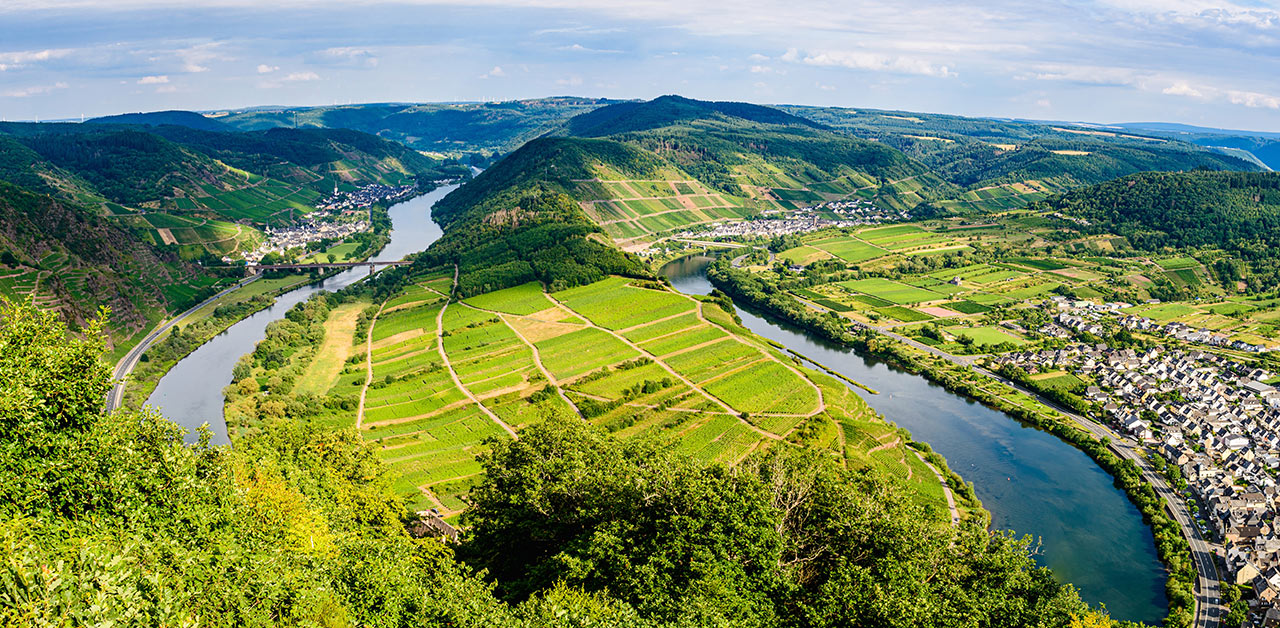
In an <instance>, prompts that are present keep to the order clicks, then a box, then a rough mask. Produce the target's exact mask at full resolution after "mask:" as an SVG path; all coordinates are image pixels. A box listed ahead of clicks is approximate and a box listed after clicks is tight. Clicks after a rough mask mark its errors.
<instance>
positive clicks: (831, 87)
mask: <svg viewBox="0 0 1280 628" xmlns="http://www.w3.org/2000/svg"><path fill="white" fill-rule="evenodd" d="M813 86H814V87H816V88H818V89H820V90H822V91H824V92H834V91H836V86H835V85H827V84H826V83H821V82H818V83H814V84H813Z"/></svg>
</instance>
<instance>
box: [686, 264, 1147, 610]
mask: <svg viewBox="0 0 1280 628" xmlns="http://www.w3.org/2000/svg"><path fill="white" fill-rule="evenodd" d="M710 259H711V258H707V257H694V258H685V259H683V260H677V261H675V262H672V263H670V264H668V265H666V266H664V267H663V269H662V273H663V274H664V275H666V276H667V277H668V278H669V279H670V280H671V284H672V286H674V287H675V288H676V289H677V290H680V291H681V292H684V293H686V294H707V293H708V292H710V291H711V288H712V286H711V283H710V282H709V281H708V280H707V278H706V266H707V264H708V262H709V261H710ZM738 313H739V315H740V316H741V317H742V323H743V325H745V326H746V327H747V328H748V329H750V330H751V331H753V332H755V333H756V334H758V335H760V336H763V337H765V338H769V339H770V340H774V341H776V342H779V343H781V344H783V345H785V346H787V347H790V348H791V349H793V350H795V351H798V352H800V353H802V354H804V355H806V356H809V357H811V358H813V359H814V360H817V361H819V362H821V363H823V364H824V365H826V366H828V367H830V368H832V369H833V370H835V371H838V372H840V373H842V374H844V375H845V376H847V377H849V378H851V379H853V380H854V381H857V382H861V383H863V384H866V385H867V386H870V387H871V388H873V389H875V390H876V391H878V392H879V394H874V395H873V394H869V393H866V392H865V391H862V390H861V389H855V392H858V393H859V394H860V395H862V397H863V398H864V399H866V401H867V403H869V404H870V405H871V407H872V408H874V409H875V410H876V411H877V412H879V413H880V414H883V415H884V416H885V417H886V418H887V419H888V420H890V421H892V422H894V423H896V424H898V425H900V426H902V427H905V428H907V429H908V430H910V431H911V434H912V436H913V437H914V438H915V439H916V440H919V441H923V442H927V443H929V444H930V445H931V446H932V447H933V448H934V450H936V451H937V452H938V453H940V454H942V455H943V456H945V457H946V459H947V462H948V464H949V465H950V466H951V468H952V469H953V470H955V471H956V472H957V473H959V474H960V475H962V476H964V478H965V480H967V481H970V482H973V484H974V489H975V491H976V493H977V495H978V498H979V499H981V500H982V504H983V506H985V507H986V509H987V510H989V511H990V512H991V516H992V521H991V525H992V527H993V528H994V529H1001V530H1012V531H1014V532H1015V533H1016V534H1018V535H1024V534H1029V535H1031V536H1033V537H1034V538H1036V539H1038V540H1039V542H1040V552H1039V553H1038V554H1037V555H1036V561H1037V562H1038V563H1039V564H1041V565H1044V566H1046V567H1049V568H1051V569H1053V573H1054V575H1055V576H1056V577H1057V578H1058V579H1059V580H1060V581H1062V582H1070V583H1072V584H1073V585H1075V586H1076V588H1077V589H1078V590H1079V591H1080V596H1081V597H1083V598H1084V599H1085V600H1086V601H1088V602H1089V603H1090V604H1093V605H1097V604H1100V603H1101V604H1105V605H1106V607H1107V609H1108V610H1109V611H1110V612H1111V616H1112V617H1113V618H1115V619H1123V620H1129V621H1141V622H1145V623H1148V624H1153V625H1158V624H1159V623H1160V622H1161V620H1162V619H1163V618H1164V615H1165V613H1166V612H1167V611H1168V600H1167V598H1166V597H1165V593H1164V566H1163V565H1162V564H1161V563H1160V561H1159V559H1158V557H1157V555H1156V548H1155V542H1154V540H1153V538H1152V536H1151V530H1150V529H1149V528H1147V526H1146V525H1145V524H1144V523H1143V522H1142V514H1141V513H1140V512H1138V509H1137V508H1136V507H1135V506H1134V505H1133V504H1132V503H1130V502H1129V500H1128V498H1127V497H1126V496H1125V494H1124V492H1123V491H1121V490H1120V489H1118V488H1116V487H1115V485H1114V484H1113V482H1112V478H1111V476H1110V475H1108V474H1107V473H1106V472H1105V471H1103V470H1102V469H1101V468H1099V467H1098V465H1097V464H1095V463H1094V462H1093V460H1091V459H1090V458H1089V457H1088V456H1086V455H1085V454H1084V453H1083V452H1081V451H1080V450H1078V449H1076V448H1074V447H1072V446H1071V445H1068V444H1067V443H1065V442H1063V441H1061V440H1058V438H1056V437H1055V436H1053V435H1051V434H1049V433H1047V432H1042V431H1040V430H1037V429H1034V428H1029V427H1024V426H1023V425H1022V424H1021V423H1018V422H1017V421H1015V420H1013V419H1012V418H1010V417H1009V416H1007V415H1005V414H1004V413H1002V412H999V411H997V410H993V409H991V408H988V407H986V406H984V405H982V404H979V403H976V402H974V401H972V400H970V399H967V398H965V397H962V396H960V395H956V394H954V393H951V392H949V391H947V390H946V389H945V388H943V387H942V386H939V385H937V384H934V383H932V382H930V381H928V380H926V379H925V378H923V377H921V376H919V375H913V374H911V373H907V372H905V371H902V370H900V369H897V368H894V367H891V366H889V365H888V364H886V363H885V362H883V361H880V360H876V359H872V358H867V357H863V356H861V355H859V354H857V353H855V352H853V351H852V350H850V349H847V348H844V347H841V346H839V345H835V344H833V343H831V342H827V341H825V340H823V339H820V338H817V337H815V336H812V335H810V334H809V333H808V332H806V331H804V330H802V329H800V328H798V327H795V326H793V325H789V324H786V323H784V322H781V321H778V320H776V319H773V318H772V317H768V316H767V315H762V314H760V313H756V312H752V311H749V310H746V309H743V308H739V310H738Z"/></svg>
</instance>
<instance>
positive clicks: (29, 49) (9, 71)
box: [0, 0, 1280, 131]
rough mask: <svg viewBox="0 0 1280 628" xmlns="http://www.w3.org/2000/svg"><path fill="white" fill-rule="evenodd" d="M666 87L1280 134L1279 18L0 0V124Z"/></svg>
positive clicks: (1152, 8) (1150, 11)
mask: <svg viewBox="0 0 1280 628" xmlns="http://www.w3.org/2000/svg"><path fill="white" fill-rule="evenodd" d="M267 4H269V6H264V5H267ZM662 94H681V95H684V96H688V97H691V98H701V99H711V100H742V101H749V102H756V103H764V104H778V103H787V104H808V105H831V106H846V107H872V108H880V109H899V110H906V111H923V112H936V113H953V114H960V115H971V116H993V117H1017V118H1031V119H1047V120H1075V121H1088V122H1098V123H1109V122H1138V121H1142V122H1150V121H1160V122H1180V123H1186V124H1195V125H1202V126H1215V127H1225V128H1236V129H1251V130H1259V131H1280V7H1278V6H1277V4H1276V3H1274V2H1247V1H1246V2H1239V3H1227V2H1202V1H1200V0H1169V1H1163V2H1162V1H1155V0H1090V1H1074V0H1039V1H1036V2H1027V1H1025V0H1020V1H1005V0H994V1H990V2H964V1H963V0H961V1H950V0H885V1H879V0H844V1H827V0H634V1H626V0H467V1H465V2H457V1H443V0H401V1H399V2H385V1H378V0H347V1H345V2H329V1H326V0H306V1H303V0H273V1H272V2H270V3H263V2H261V1H259V0H183V1H181V2H178V1H174V0H0V118H2V119H7V120H29V119H44V120H48V119H59V118H78V117H80V116H82V115H84V116H89V117H92V116H98V115H106V114H112V113H122V112H132V111H154V110H163V109H191V110H221V109H229V108H239V107H249V106H258V105H330V104H335V103H351V102H356V103H359V102H391V101H394V102H440V101H471V100H512V99H523V98H537V97H543V96H558V95H573V96H595V97H608V98H652V97H656V96H659V95H662Z"/></svg>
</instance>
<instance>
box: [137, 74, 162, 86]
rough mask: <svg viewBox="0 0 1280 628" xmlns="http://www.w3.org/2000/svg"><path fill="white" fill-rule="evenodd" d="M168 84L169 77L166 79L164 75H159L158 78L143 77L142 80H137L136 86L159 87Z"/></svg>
mask: <svg viewBox="0 0 1280 628" xmlns="http://www.w3.org/2000/svg"><path fill="white" fill-rule="evenodd" d="M168 82H169V77H168V76H165V75H160V76H144V77H142V78H140V79H138V84H139V85H161V84H164V83H168Z"/></svg>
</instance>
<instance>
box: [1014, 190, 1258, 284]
mask: <svg viewBox="0 0 1280 628" xmlns="http://www.w3.org/2000/svg"><path fill="white" fill-rule="evenodd" d="M1036 209H1043V210H1045V211H1060V212H1063V213H1066V214H1069V215H1072V216H1078V217H1081V218H1084V219H1086V220H1088V221H1089V222H1090V223H1092V226H1091V228H1092V230H1100V231H1109V232H1111V233H1116V234H1118V235H1121V236H1124V237H1125V238H1126V239H1127V240H1128V241H1129V242H1130V243H1131V244H1132V245H1133V246H1134V247H1137V248H1139V249H1143V250H1148V251H1150V250H1158V249H1160V248H1163V247H1178V248H1182V247H1189V248H1199V247H1210V248H1219V249H1225V250H1227V251H1230V252H1232V253H1233V254H1235V255H1238V256H1239V257H1241V258H1243V259H1245V260H1248V261H1250V262H1253V263H1254V264H1255V266H1258V265H1271V264H1273V262H1274V260H1275V259H1276V256H1277V251H1280V173H1270V172H1268V173H1217V172H1186V173H1142V174H1137V175H1132V176H1128V177H1123V178H1120V179H1117V180H1115V181H1108V182H1107V183H1103V184H1100V185H1095V186H1090V187H1087V188H1082V189H1079V190H1074V191H1072V192H1068V193H1067V194H1064V195H1061V196H1056V197H1054V198H1051V199H1048V200H1046V201H1044V202H1043V203H1042V204H1040V205H1037V206H1036Z"/></svg>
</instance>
